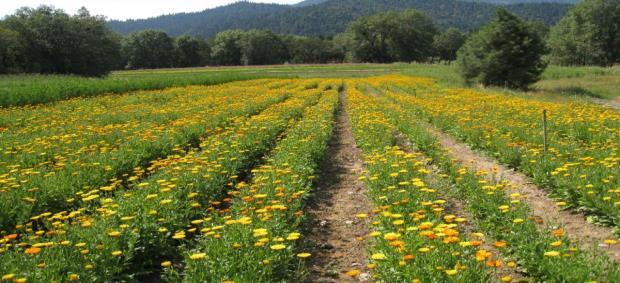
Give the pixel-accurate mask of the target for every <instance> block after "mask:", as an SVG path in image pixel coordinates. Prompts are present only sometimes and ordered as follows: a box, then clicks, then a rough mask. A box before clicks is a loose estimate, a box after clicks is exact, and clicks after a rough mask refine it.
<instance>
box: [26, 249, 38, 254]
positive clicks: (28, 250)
mask: <svg viewBox="0 0 620 283" xmlns="http://www.w3.org/2000/svg"><path fill="white" fill-rule="evenodd" d="M24 253H26V254H29V255H36V254H39V253H41V249H40V248H28V249H26V250H25V251H24Z"/></svg>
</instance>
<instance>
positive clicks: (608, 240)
mask: <svg viewBox="0 0 620 283" xmlns="http://www.w3.org/2000/svg"><path fill="white" fill-rule="evenodd" d="M603 242H604V243H605V244H606V245H610V246H611V245H615V244H617V243H618V241H617V240H614V239H607V240H605V241H603Z"/></svg>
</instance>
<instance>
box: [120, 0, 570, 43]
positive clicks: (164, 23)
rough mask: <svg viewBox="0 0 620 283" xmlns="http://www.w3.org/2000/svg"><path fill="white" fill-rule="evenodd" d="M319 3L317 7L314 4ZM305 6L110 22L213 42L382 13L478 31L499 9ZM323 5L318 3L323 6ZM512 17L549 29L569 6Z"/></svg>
mask: <svg viewBox="0 0 620 283" xmlns="http://www.w3.org/2000/svg"><path fill="white" fill-rule="evenodd" d="M312 2H316V1H312ZM312 2H307V3H301V4H302V6H301V7H299V6H287V5H274V4H258V3H249V2H239V3H235V4H231V5H227V6H223V7H218V8H214V9H209V10H205V11H202V12H197V13H182V14H173V15H166V16H160V17H156V18H150V19H145V20H130V21H124V22H119V21H111V22H109V23H108V25H109V26H110V28H112V29H113V30H115V31H117V32H120V33H123V34H128V33H130V32H133V31H139V30H144V29H148V28H154V29H161V30H163V31H166V32H167V33H168V34H170V35H172V36H177V35H180V34H183V33H190V34H193V35H198V36H203V37H212V36H213V35H215V34H216V33H217V32H219V31H222V30H227V29H235V28H239V29H252V28H259V29H270V30H272V31H274V32H276V33H285V34H298V35H321V36H329V35H334V34H336V33H339V32H342V31H344V30H345V28H346V26H347V24H348V23H350V22H351V21H353V20H354V19H356V18H358V17H360V16H365V15H370V14H373V13H375V12H377V11H381V10H394V9H405V8H415V9H418V10H420V11H422V12H424V13H426V14H428V15H429V16H430V17H431V18H433V19H434V20H435V22H436V23H437V24H438V25H439V26H440V27H441V28H447V27H456V28H458V29H460V30H463V31H467V30H472V29H477V28H478V27H480V26H482V25H483V24H485V23H486V22H488V20H489V19H490V18H491V17H492V16H493V15H494V11H495V10H496V8H497V6H496V5H493V4H489V3H476V2H465V1H456V0H382V1H376V0H329V1H325V2H323V3H319V4H316V5H308V4H313V3H312ZM319 2H320V1H319ZM505 7H506V8H507V9H508V10H509V11H511V12H514V13H515V14H517V15H520V16H522V17H525V18H527V19H531V20H539V21H543V22H544V23H546V24H548V25H551V24H554V23H555V22H557V21H558V20H559V19H560V18H561V17H562V16H564V15H565V14H566V12H567V10H568V8H569V7H570V5H568V4H557V3H532V4H514V5H506V6H505Z"/></svg>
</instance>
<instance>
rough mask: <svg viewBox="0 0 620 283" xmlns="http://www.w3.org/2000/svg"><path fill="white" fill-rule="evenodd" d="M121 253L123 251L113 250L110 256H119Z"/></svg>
mask: <svg viewBox="0 0 620 283" xmlns="http://www.w3.org/2000/svg"><path fill="white" fill-rule="evenodd" d="M122 254H123V252H122V251H113V252H112V256H120V255H122Z"/></svg>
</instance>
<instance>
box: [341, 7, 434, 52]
mask: <svg viewBox="0 0 620 283" xmlns="http://www.w3.org/2000/svg"><path fill="white" fill-rule="evenodd" d="M436 32H437V29H436V28H435V25H434V24H433V21H432V20H431V19H430V18H429V17H428V16H426V15H424V14H422V13H420V12H418V11H416V10H412V9H409V10H404V11H399V12H383V13H378V14H375V15H372V16H369V17H362V18H360V19H358V20H356V21H354V22H353V23H351V25H350V26H349V29H348V33H350V34H351V35H352V37H353V41H354V45H353V46H352V53H353V55H354V57H355V59H356V61H361V62H374V63H388V62H394V61H406V62H410V61H423V60H426V58H428V57H429V56H431V55H432V50H433V48H432V43H433V37H434V35H435V33H436Z"/></svg>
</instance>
